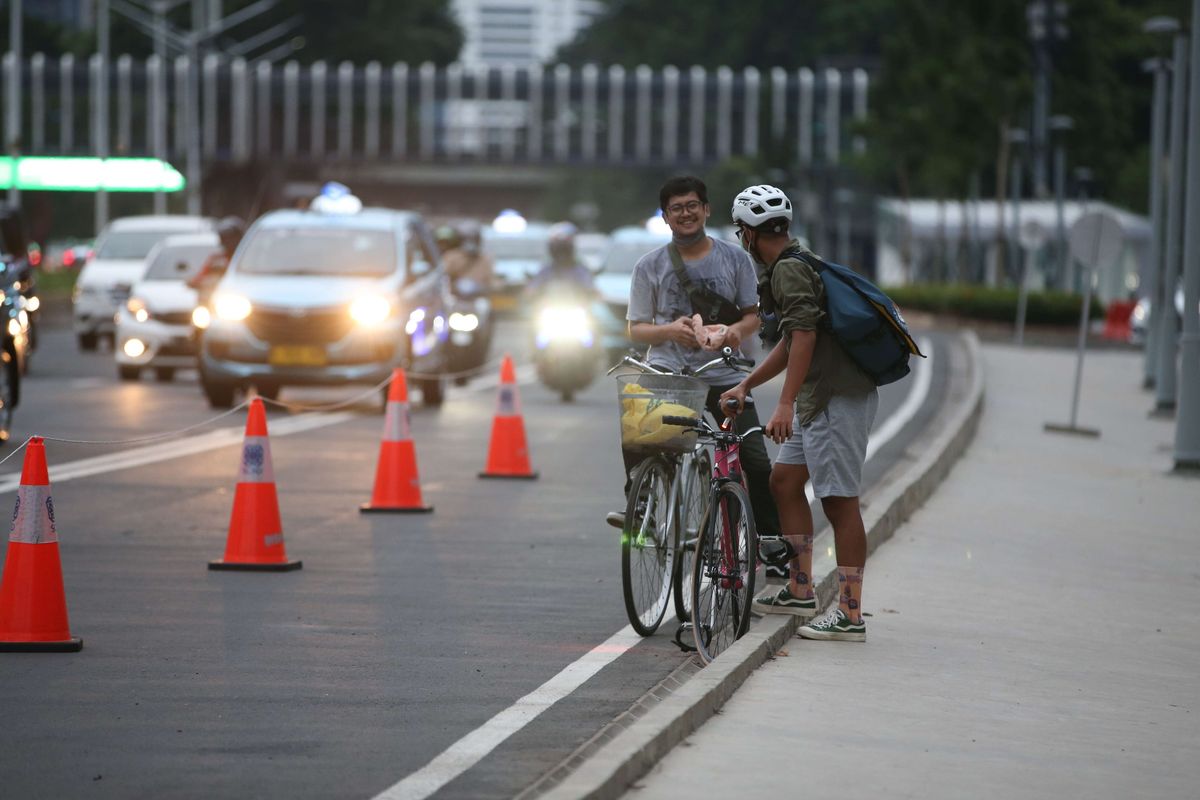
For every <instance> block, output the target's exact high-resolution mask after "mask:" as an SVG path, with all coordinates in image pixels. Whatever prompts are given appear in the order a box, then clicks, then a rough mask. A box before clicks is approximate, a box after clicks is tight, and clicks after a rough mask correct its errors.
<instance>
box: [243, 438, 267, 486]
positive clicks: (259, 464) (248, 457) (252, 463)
mask: <svg viewBox="0 0 1200 800" xmlns="http://www.w3.org/2000/svg"><path fill="white" fill-rule="evenodd" d="M274 482H275V470H273V469H272V468H271V442H270V441H269V440H268V439H267V437H266V436H247V437H246V443H245V444H244V445H242V466H241V468H240V469H239V470H238V483H274Z"/></svg>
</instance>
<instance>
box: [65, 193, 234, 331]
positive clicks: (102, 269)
mask: <svg viewBox="0 0 1200 800" xmlns="http://www.w3.org/2000/svg"><path fill="white" fill-rule="evenodd" d="M212 228H213V221H212V220H211V219H209V218H207V217H188V216H157V217H156V216H148V217H125V218H123V219H115V220H113V221H112V222H110V223H109V224H108V225H107V226H105V228H104V230H103V231H101V232H100V236H99V238H97V240H96V247H95V251H94V252H95V254H94V255H93V256H92V258H90V259H89V260H88V262H87V263H86V264H84V265H83V269H81V270H80V272H79V279H78V280H77V281H75V291H74V294H73V295H72V299H73V300H74V317H75V336H76V338H77V340H78V342H79V349H80V350H95V349H96V343H97V342H98V341H99V340H100V338H101V337H104V338H108V339H110V340H112V341H113V344H114V345H115V344H116V338H115V337H116V315H117V310H118V309H120V308H121V306H123V305H124V304H125V301H126V300H128V299H129V290H130V289H131V288H133V282H134V281H136V280H137V279H138V278H139V277H141V274H142V270H143V269H145V266H146V256H147V255H149V254H150V251H151V250H152V249H153V248H154V245H156V244H158V243H159V242H161V241H162V240H163V239H165V238H167V237H168V236H170V235H172V234H176V233H199V232H202V231H210V230H212ZM114 349H115V348H114Z"/></svg>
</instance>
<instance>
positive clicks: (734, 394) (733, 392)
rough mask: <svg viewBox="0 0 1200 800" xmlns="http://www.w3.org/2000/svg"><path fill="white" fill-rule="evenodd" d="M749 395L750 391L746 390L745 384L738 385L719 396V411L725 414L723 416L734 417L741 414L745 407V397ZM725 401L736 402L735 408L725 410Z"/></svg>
mask: <svg viewBox="0 0 1200 800" xmlns="http://www.w3.org/2000/svg"><path fill="white" fill-rule="evenodd" d="M749 393H750V390H749V389H747V388H746V384H744V383H739V384H738V385H737V386H734V387H733V388H732V389H729V390H728V391H726V392H724V393H723V394H722V395H721V410H722V411H724V412H725V416H727V417H736V416H737V415H738V414H740V413H742V409H743V408H745V406H746V395H748V394H749ZM726 400H737V408H727V407H726V406H725V401H726Z"/></svg>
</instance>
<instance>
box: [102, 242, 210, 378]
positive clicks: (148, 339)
mask: <svg viewBox="0 0 1200 800" xmlns="http://www.w3.org/2000/svg"><path fill="white" fill-rule="evenodd" d="M220 250H221V241H220V239H218V238H217V234H215V233H213V232H211V231H206V232H204V233H184V234H178V235H175V236H168V237H167V238H166V239H163V240H162V241H161V242H159V243H158V244H157V245H155V246H154V249H153V250H151V251H150V255H149V256H147V257H146V271H145V272H144V273H143V274H142V277H141V278H139V279H138V281H137V282H136V283H134V284H133V289H132V290H131V291H130V294H129V299H128V300H126V301H125V305H124V306H122V307H121V310H120V311H118V312H117V339H116V345H117V346H116V347H115V348H114V349H113V354H114V357H115V358H116V361H117V374H118V375H120V377H121V380H126V381H133V380H137V379H138V377H140V375H141V371H142V369H143V368H144V367H150V368H152V369H153V370H154V375H155V377H156V378H158V380H160V381H169V380H171V379H172V378H174V377H175V370H177V369H187V368H190V367H194V366H196V341H195V336H194V331H193V328H192V311H194V310H195V308H196V290H195V289H192V288H191V287H189V286H188V285H187V281H188V280H189V279H190V278H192V277H193V276H194V275H196V273H198V272H199V271H200V268H201V267H203V266H204V262H205V261H206V260H207V259H208V258H209V257H210V256H212V255H213V254H214V253H219V252H220Z"/></svg>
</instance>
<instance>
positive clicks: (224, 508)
mask: <svg viewBox="0 0 1200 800" xmlns="http://www.w3.org/2000/svg"><path fill="white" fill-rule="evenodd" d="M929 339H930V341H931V342H932V344H933V348H932V349H933V354H934V358H933V359H932V361H931V362H930V363H928V364H921V365H919V366H918V369H924V368H930V369H931V370H932V382H931V385H930V392H929V396H928V399H927V400H926V401H925V403H924V404H923V405H922V407H921V409H920V411H919V412H918V413H917V414H916V416H915V417H914V418H913V419H912V420H911V422H910V423H909V424H908V425H907V426H906V427H905V429H904V430H903V431H902V432H901V433H900V434H899V435H897V436H896V437H895V438H894V439H892V441H891V442H890V443H889V444H888V445H886V446H885V447H883V448H881V450H880V452H879V453H878V454H877V455H876V456H875V457H874V458H873V459H872V460H871V461H870V462H868V467H867V470H866V480H867V483H868V485H870V484H871V483H874V482H876V481H878V480H879V479H880V476H881V475H882V473H883V472H884V471H885V470H886V469H887V467H888V466H889V465H890V464H891V463H894V462H895V460H896V459H897V458H902V457H903V454H904V449H905V445H906V443H907V442H908V441H911V439H912V437H914V436H918V435H920V434H921V430H922V428H924V426H926V425H928V424H929V422H930V421H931V420H932V419H934V418H935V416H936V412H937V407H938V399H939V397H940V396H941V394H942V390H943V387H944V386H945V378H946V371H947V368H948V363H949V361H950V360H951V359H950V358H949V357H948V347H949V344H948V342H947V341H946V340H943V339H942V338H941V337H938V336H936V335H932V334H931V335H929ZM525 341H526V337H525V335H524V334H523V332H522V331H521V330H520V329H519V328H518V327H516V326H514V325H511V324H510V325H506V326H505V327H503V328H502V329H501V335H500V339H499V340H498V342H497V343H496V346H495V348H494V350H493V355H498V354H499V353H501V352H503V351H504V350H505V349H509V350H511V351H512V352H513V353H514V355H515V356H516V357H517V360H518V363H520V362H521V361H522V360H523V354H524V350H525ZM488 377H491V376H488ZM494 382H495V381H494V378H492V379H491V381H490V383H491V385H492V386H494ZM915 384H916V382H915V381H913V380H906V381H903V382H901V383H900V384H899V385H896V386H892V387H885V389H884V391H883V392H882V393H881V406H880V414H879V420H878V421H877V423H876V424H877V427H878V426H879V425H883V424H884V423H885V421H886V419H887V418H888V416H889V415H890V414H892V413H893V412H894V411H895V410H896V408H897V407H898V406H900V404H901V403H902V402H903V400H904V397H905V394H906V393H907V392H908V391H910V390H911V389H912V387H913V386H914V385H915ZM358 391H359V389H358V388H350V389H336V390H303V391H300V390H297V391H289V390H287V389H285V390H284V393H283V395H282V399H283V400H286V401H297V402H307V403H321V402H333V401H337V400H340V399H342V398H344V397H347V396H350V395H353V394H355V393H357V392H358ZM771 392H772V389H771V387H770V386H768V387H764V388H763V389H760V390H759V391H758V392H757V394H758V395H759V396H760V397H765V398H767V399H768V400H769V399H771V398H772V393H771ZM521 393H522V402H523V410H524V416H525V424H526V429H527V432H528V438H529V446H530V451H531V454H532V458H533V462H534V468H535V469H536V470H538V471H539V473H540V475H541V477H540V479H539V480H537V481H528V482H526V481H511V482H508V481H482V480H478V479H477V478H476V473H477V472H478V471H479V470H480V469H482V467H483V465H484V460H485V457H486V452H487V445H488V442H487V438H488V431H489V429H490V424H491V415H492V412H493V406H494V390H493V389H492V388H491V386H477V385H475V386H467V387H463V388H460V389H455V390H453V391H452V392H451V394H450V396H449V399H448V400H447V402H446V404H445V406H444V407H443V408H442V409H440V410H429V409H422V408H420V407H419V406H415V408H414V413H413V420H412V426H413V436H414V439H415V441H416V447H417V453H418V457H419V464H420V472H421V481H422V489H423V491H424V494H425V499H426V502H428V503H432V504H433V505H434V506H436V511H435V512H434V513H433V514H431V515H425V516H396V517H391V516H363V515H360V514H359V512H358V505H359V503H361V502H364V501H365V500H366V499H367V497H368V495H369V492H370V488H371V484H372V479H373V475H374V469H375V460H376V455H377V451H378V447H379V435H380V431H381V424H382V418H381V415H380V413H379V402H378V400H377V399H376V398H369V399H367V400H364V401H363V402H362V403H359V404H357V405H355V406H353V407H351V409H350V410H349V413H348V414H345V415H344V418H343V417H336V418H333V419H329V418H326V419H321V420H319V422H318V424H319V426H318V427H311V428H309V429H307V430H293V431H292V432H290V433H287V432H288V431H289V430H292V429H293V428H297V427H300V426H302V425H304V424H308V423H307V422H303V421H301V422H298V420H309V419H311V415H310V416H308V417H303V416H301V415H297V414H293V413H289V412H287V411H278V410H277V411H272V412H271V414H270V425H271V426H272V433H273V434H274V435H273V436H272V440H271V449H272V454H273V459H274V467H275V477H276V483H277V486H278V493H279V501H280V506H281V510H282V516H283V524H284V536H285V541H286V546H287V550H288V553H289V555H290V556H292V557H294V558H300V559H302V560H303V562H304V568H303V569H302V570H300V571H297V572H290V573H279V574H271V573H229V572H210V571H208V570H207V569H206V564H207V562H208V561H209V560H210V559H214V558H218V557H220V555H221V553H222V551H223V547H224V542H225V537H226V532H227V530H228V523H229V514H230V507H231V503H232V498H233V489H234V484H235V479H236V474H237V462H238V459H239V457H240V450H239V447H238V444H239V439H238V437H240V431H241V427H242V425H243V420H244V417H242V416H241V415H240V414H239V415H235V416H233V417H228V418H226V419H223V420H220V421H218V422H216V423H214V424H213V425H212V426H210V427H209V428H201V429H197V430H194V431H191V432H189V433H188V434H187V436H188V437H199V436H206V435H207V436H210V437H211V436H212V435H213V434H211V433H210V431H211V430H212V429H229V430H231V431H232V433H231V434H230V435H229V439H228V441H227V442H225V443H224V444H222V446H219V447H213V448H211V449H205V450H202V451H200V452H196V453H192V454H190V455H176V456H175V457H171V458H166V459H163V460H157V461H155V462H153V463H144V464H142V465H140V466H129V467H124V468H122V467H121V466H120V464H118V463H116V462H106V461H101V462H99V463H98V464H95V463H94V464H93V467H92V470H91V472H90V474H89V472H88V470H79V462H80V461H81V460H83V459H92V458H96V457H100V456H106V455H111V454H114V453H119V452H124V451H126V450H128V449H129V446H121V445H117V444H80V443H67V442H60V441H49V442H48V443H47V455H48V459H49V464H50V477H51V482H52V484H53V496H54V502H55V508H56V516H57V523H58V531H59V540H60V549H61V552H62V560H63V570H64V580H65V585H66V593H67V602H68V606H69V609H70V615H71V629H72V633H73V634H74V635H76V636H81V637H83V640H84V648H83V650H82V652H80V653H76V654H3V655H0V719H2V720H3V721H2V722H0V785H2V786H3V787H4V788H3V790H2V793H3V795H4V796H9V797H22V798H37V797H47V798H50V797H53V798H62V797H84V796H86V797H97V798H105V797H112V798H130V797H155V798H170V797H188V798H191V797H198V796H203V797H271V798H275V797H280V798H282V797H288V798H307V797H313V798H317V797H320V798H328V797H339V798H340V797H346V798H363V797H371V796H374V795H375V794H377V793H379V792H382V791H384V790H386V789H387V788H388V787H390V786H392V785H393V784H395V783H396V782H397V781H400V780H401V779H402V778H404V777H405V776H408V775H410V774H412V773H414V772H415V771H417V770H420V769H421V768H422V767H424V766H425V765H427V764H428V763H429V762H431V761H432V760H433V759H435V758H436V757H437V756H438V755H439V754H441V753H442V752H443V751H445V750H446V749H447V748H448V747H450V746H451V745H452V744H454V743H455V742H457V741H458V740H460V739H461V738H462V737H464V736H465V735H467V734H468V733H470V732H472V731H474V730H476V729H477V728H479V727H480V726H481V725H483V724H484V723H485V722H487V721H488V720H489V719H490V718H491V717H493V715H495V714H497V713H498V712H501V711H503V710H505V709H507V708H509V707H510V706H512V705H513V703H514V702H515V701H516V700H518V699H519V698H521V697H523V696H525V695H526V694H528V693H530V692H531V691H533V690H535V689H537V688H538V687H539V686H542V684H544V683H545V682H546V681H547V680H549V679H550V678H552V677H554V676H555V675H557V674H559V673H560V672H561V671H562V670H563V669H564V668H566V667H567V666H568V665H570V664H572V663H573V662H575V661H576V660H577V659H579V658H580V657H581V656H583V655H584V654H586V653H588V652H589V651H592V650H593V648H596V647H597V645H599V644H601V643H602V642H604V641H605V640H607V639H608V638H609V637H610V636H612V635H613V634H614V633H615V632H617V631H619V630H620V629H622V628H623V627H625V626H626V625H627V620H626V619H625V613H624V608H623V604H622V601H621V586H620V583H621V579H620V568H619V552H620V547H619V542H618V534H617V532H616V531H614V530H612V529H611V528H608V527H607V526H606V525H605V524H604V522H603V517H604V513H605V512H606V511H608V510H610V509H611V508H614V507H617V506H618V505H619V503H620V491H621V485H622V475H621V467H620V452H619V448H618V444H617V411H616V403H615V397H614V396H613V394H614V387H613V385H612V382H611V381H608V380H605V379H603V378H600V379H598V380H597V381H596V383H595V384H593V386H592V387H591V388H590V389H589V390H587V391H586V392H583V393H581V394H580V395H579V396H578V398H577V400H576V401H575V402H574V403H571V404H564V403H562V402H560V401H559V399H558V397H557V395H555V394H553V393H551V392H548V391H546V390H544V389H542V388H541V387H540V386H538V385H536V384H532V383H527V384H524V385H522V387H521ZM212 416H213V412H212V411H211V410H210V409H208V407H207V405H206V403H205V401H204V399H203V397H202V396H201V394H200V391H199V388H198V386H197V385H196V383H195V378H194V375H191V374H188V373H183V374H182V375H181V377H180V378H179V379H178V380H177V381H176V382H175V383H171V384H158V383H154V382H153V381H152V380H151V379H146V380H144V381H143V382H141V383H121V382H118V380H117V378H116V369H115V366H114V365H113V362H112V360H111V355H109V354H107V353H103V352H101V353H95V354H87V355H83V354H79V353H77V352H76V351H75V349H74V341H73V338H72V337H71V336H70V334H69V331H67V330H51V331H47V332H46V335H45V337H44V340H43V346H42V349H41V351H40V352H39V353H38V354H37V358H36V360H35V362H34V365H33V369H32V371H31V373H30V375H29V376H28V377H27V383H26V384H25V388H24V398H23V402H22V405H21V406H20V407H19V408H18V409H17V414H16V422H15V427H14V431H13V443H10V445H9V449H10V450H11V449H12V447H13V446H14V444H16V443H19V442H21V441H24V440H25V439H26V438H27V437H28V436H30V435H33V434H39V435H44V436H47V437H54V438H57V439H74V440H88V441H106V442H111V441H114V440H123V439H129V438H133V437H144V436H147V435H151V434H156V433H159V432H163V431H170V430H173V429H179V428H183V427H187V426H190V425H194V424H196V423H198V422H201V421H203V420H205V419H208V418H210V417H212ZM277 431H279V432H278V433H277ZM285 433H286V435H284V434H285ZM218 435H219V434H218ZM146 446H147V445H146V444H145V443H143V444H141V445H137V446H135V448H137V450H138V452H144V450H145V448H146ZM153 446H154V447H155V448H158V449H157V450H155V452H156V453H158V454H159V456H161V455H164V454H165V455H171V453H173V452H175V451H174V450H173V449H172V448H178V447H179V446H181V445H180V440H178V439H175V440H168V441H167V442H165V443H155V444H154V445H153ZM72 469H75V470H76V472H72V471H71V470H72ZM19 471H20V456H17V457H15V458H13V459H11V460H10V461H8V462H7V463H5V464H4V465H3V466H0V488H2V490H3V493H2V496H0V502H9V503H11V502H13V500H14V497H15V491H14V490H13V489H12V488H11V486H10V484H12V483H13V481H12V480H11V479H10V480H9V481H8V482H7V483H5V477H6V476H12V475H14V474H17V473H19ZM56 472H57V473H58V474H59V475H60V476H74V477H69V479H68V477H64V478H62V479H56V477H55V476H56ZM819 524H823V522H821V523H819ZM673 632H674V626H673V625H671V624H664V625H663V627H662V629H660V631H659V633H658V634H657V635H655V636H653V637H651V638H649V639H646V640H644V641H641V642H640V643H639V644H637V645H636V646H634V647H632V648H631V649H629V650H628V651H627V652H625V653H624V654H622V655H620V656H619V657H618V658H616V659H615V660H614V661H613V662H612V663H611V664H609V665H608V666H606V667H604V668H603V669H602V670H600V671H599V672H598V673H597V674H596V675H594V676H593V677H591V678H590V679H589V680H587V681H585V682H584V683H583V684H582V685H581V686H580V687H579V688H578V689H576V690H575V691H572V692H571V693H570V694H568V695H567V696H566V697H564V698H563V699H562V700H560V701H559V702H557V703H555V704H554V705H552V706H551V707H550V708H549V709H548V710H547V711H546V712H545V713H543V714H541V715H540V716H538V717H537V718H536V719H534V720H533V721H532V722H530V723H529V724H528V725H525V726H524V727H522V728H521V729H520V730H518V731H517V732H516V733H515V734H513V735H512V736H510V737H509V738H507V739H506V740H504V741H503V742H502V743H501V744H499V746H498V747H496V748H495V749H494V750H492V751H491V752H490V754H488V755H487V756H486V757H484V758H483V759H482V760H481V761H479V762H478V763H477V764H475V765H474V766H473V767H472V768H470V769H468V770H466V772H465V773H464V774H462V775H461V776H459V777H457V778H455V779H454V780H452V781H451V782H450V783H448V784H447V785H445V787H444V788H443V789H442V790H441V792H440V793H439V794H438V795H437V796H438V797H511V796H512V795H514V794H516V793H517V792H519V791H520V790H521V789H522V788H524V787H526V786H528V785H529V784H531V783H533V782H534V781H535V780H536V779H537V778H538V777H539V776H540V775H542V774H543V773H544V772H546V771H547V770H549V769H550V768H552V767H553V766H555V765H556V764H557V763H558V762H559V761H561V760H562V759H563V758H565V757H566V756H567V755H569V754H570V753H571V751H572V750H574V749H575V748H576V747H577V746H578V745H579V744H581V743H582V742H584V741H585V740H587V739H588V738H589V737H590V736H592V735H593V734H594V733H595V732H596V731H597V730H599V729H600V728H601V727H602V726H603V725H604V724H605V723H607V722H608V721H609V720H611V719H613V718H614V717H616V716H617V715H619V714H620V713H622V712H624V711H625V710H627V709H628V708H629V707H630V705H631V704H632V703H633V702H634V701H635V700H636V699H637V698H638V697H639V696H641V695H642V694H643V693H645V692H646V691H647V690H648V689H650V688H651V687H652V686H654V685H655V684H656V683H657V682H659V681H660V680H661V679H662V678H664V677H665V676H666V675H667V674H668V673H669V672H671V670H673V669H674V668H675V667H676V666H678V665H679V664H680V663H682V661H683V660H684V659H685V658H687V656H685V655H684V654H683V653H681V652H680V651H679V650H678V649H677V648H676V647H675V645H674V644H673V643H672V642H671V635H672V634H673Z"/></svg>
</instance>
